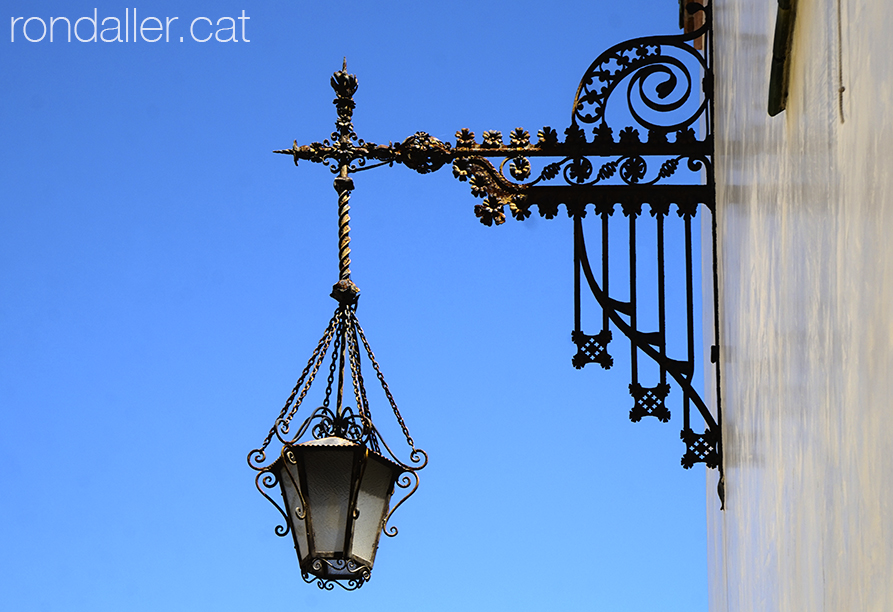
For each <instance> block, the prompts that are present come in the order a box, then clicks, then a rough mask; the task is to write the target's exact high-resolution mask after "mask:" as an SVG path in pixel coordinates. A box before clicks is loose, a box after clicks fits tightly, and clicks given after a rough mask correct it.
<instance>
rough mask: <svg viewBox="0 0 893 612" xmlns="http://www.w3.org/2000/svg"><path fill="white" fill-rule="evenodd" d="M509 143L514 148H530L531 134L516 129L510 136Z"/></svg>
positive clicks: (521, 129)
mask: <svg viewBox="0 0 893 612" xmlns="http://www.w3.org/2000/svg"><path fill="white" fill-rule="evenodd" d="M509 141H510V142H511V143H512V146H513V147H527V146H530V133H529V132H528V131H527V130H525V129H524V128H515V129H513V130H512V131H511V133H510V134H509Z"/></svg>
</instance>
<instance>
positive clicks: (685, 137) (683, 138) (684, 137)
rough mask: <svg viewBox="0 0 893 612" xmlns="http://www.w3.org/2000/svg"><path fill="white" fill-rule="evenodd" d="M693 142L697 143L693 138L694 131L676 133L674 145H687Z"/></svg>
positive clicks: (685, 130) (689, 129)
mask: <svg viewBox="0 0 893 612" xmlns="http://www.w3.org/2000/svg"><path fill="white" fill-rule="evenodd" d="M693 142H697V138H695V131H694V130H693V129H692V128H688V129H684V130H679V131H678V132H676V144H689V143H693Z"/></svg>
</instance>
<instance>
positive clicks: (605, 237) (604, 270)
mask: <svg viewBox="0 0 893 612" xmlns="http://www.w3.org/2000/svg"><path fill="white" fill-rule="evenodd" d="M608 270H609V266H608V213H607V212H603V213H602V291H603V292H604V294H605V295H606V296H609V295H611V294H610V292H609V287H608ZM608 324H609V323H608V309H607V308H602V329H603V330H607V329H608Z"/></svg>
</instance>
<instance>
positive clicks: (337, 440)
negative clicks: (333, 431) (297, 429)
mask: <svg viewBox="0 0 893 612" xmlns="http://www.w3.org/2000/svg"><path fill="white" fill-rule="evenodd" d="M298 446H358V444H357V443H356V442H351V441H350V440H348V439H346V438H341V437H339V436H328V437H326V438H319V439H318V440H307V441H306V442H301V443H300V444H299V445H298Z"/></svg>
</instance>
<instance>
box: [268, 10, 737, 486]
mask: <svg viewBox="0 0 893 612" xmlns="http://www.w3.org/2000/svg"><path fill="white" fill-rule="evenodd" d="M685 11H686V12H687V13H688V14H689V16H690V17H691V19H689V20H688V21H689V22H690V23H693V24H699V25H697V27H694V28H693V29H692V31H690V32H688V33H684V34H680V35H674V36H651V37H645V38H637V39H634V40H630V41H627V42H624V43H620V44H618V45H614V46H613V47H611V48H609V49H608V50H607V51H605V52H604V53H602V54H601V55H599V56H598V57H597V58H596V60H595V61H594V62H593V63H592V64H591V65H590V66H589V68H587V70H586V72H585V73H584V75H583V78H582V79H581V81H580V84H579V86H578V87H577V91H576V94H575V96H574V100H573V104H572V107H571V117H570V124H569V126H568V127H567V128H566V129H565V130H564V131H563V134H562V135H559V133H558V131H557V130H555V129H553V128H552V127H549V126H546V127H543V128H542V129H540V130H538V131H537V133H536V135H535V140H534V139H533V138H532V137H531V134H530V132H528V131H527V130H525V129H523V128H516V129H514V130H512V131H511V132H509V134H508V142H506V139H505V137H504V136H503V134H502V132H500V131H496V130H489V131H485V132H483V134H482V135H481V137H480V140H479V139H478V137H477V136H476V135H475V134H474V133H473V132H472V131H470V130H468V129H462V130H459V131H458V132H456V141H455V144H451V143H448V142H442V141H440V140H438V139H437V138H434V137H432V136H430V135H429V134H427V133H425V132H417V133H416V134H413V135H412V136H410V137H408V138H406V139H404V140H402V141H400V142H398V143H388V144H387V145H379V144H374V143H370V142H365V141H363V140H361V139H359V138H357V136H356V134H355V133H354V131H353V126H352V124H351V117H352V112H353V108H354V103H353V99H352V96H353V93H354V92H355V91H356V77H354V76H353V75H348V74H347V73H346V71H345V70H342V71H341V72H338V73H336V74H335V76H334V77H333V79H332V86H333V87H334V89H335V91H336V96H337V97H336V99H335V105H336V107H337V110H338V118H339V119H338V123H337V128H338V131H337V132H334V133H333V134H332V137H331V140H324V141H323V142H321V143H320V142H314V143H312V144H310V145H305V146H298V144H297V142H295V143H294V145H293V146H292V148H290V149H283V150H280V151H276V152H277V153H282V154H287V155H291V156H292V157H293V159H294V161H295V163H296V164H297V163H298V161H299V160H309V161H312V162H317V163H323V164H325V165H326V166H328V167H329V168H331V169H332V170H333V171H336V172H340V173H341V176H342V177H343V178H347V175H348V174H350V173H355V172H359V171H362V170H368V169H370V168H374V167H378V166H382V165H393V164H402V165H404V166H406V167H407V168H410V169H412V170H415V171H416V172H419V173H421V174H427V173H430V172H435V171H437V170H439V169H440V168H443V167H444V166H446V165H448V164H449V165H450V166H451V168H452V172H453V175H454V176H455V177H456V178H457V179H458V180H459V181H462V182H466V183H468V186H469V188H470V189H471V193H472V195H473V196H475V197H477V198H481V200H482V201H481V202H480V203H478V204H477V205H475V207H474V213H475V215H476V216H477V217H478V218H479V219H480V221H481V223H484V224H485V225H500V224H502V223H504V222H505V220H506V218H507V214H510V215H511V216H512V217H514V218H515V219H517V220H524V219H527V218H528V217H530V215H531V214H532V209H533V208H534V207H535V208H536V209H537V210H538V212H539V214H540V215H541V216H543V217H545V218H549V219H551V218H553V217H555V216H556V215H557V214H558V211H559V208H560V207H561V206H562V205H563V206H564V207H565V209H566V212H567V214H568V216H569V217H571V218H573V219H574V240H575V250H574V251H575V260H576V267H575V279H576V282H575V285H576V300H575V302H576V312H575V326H574V331H573V334H572V340H573V342H574V344H575V345H576V347H577V350H576V354H575V355H574V356H573V365H574V367H576V368H582V367H584V366H585V365H587V364H589V363H597V364H599V365H600V366H601V367H602V368H605V369H608V368H610V367H612V366H613V364H614V358H613V357H612V355H611V354H610V353H609V352H608V345H609V343H610V342H611V341H612V338H613V336H612V329H616V330H619V331H620V332H621V333H623V335H625V336H626V337H627V338H628V339H629V340H630V345H631V366H632V381H631V384H630V393H631V395H632V397H633V400H634V405H633V407H632V409H631V410H630V418H631V419H632V420H633V421H639V420H641V419H642V418H644V417H646V416H653V417H655V418H657V419H659V420H660V421H664V422H666V421H669V420H670V416H671V415H670V410H669V409H668V408H667V406H666V401H667V399H668V397H670V394H671V386H670V384H671V381H672V382H673V383H675V385H676V386H677V387H678V388H679V389H680V391H681V394H679V395H681V398H680V399H681V402H682V417H683V427H682V439H683V441H684V442H685V444H686V452H685V455H684V456H683V459H682V465H683V466H684V467H686V468H688V467H691V466H692V465H693V464H694V463H705V464H707V465H708V466H709V467H719V469H720V470H721V469H722V443H721V438H720V432H721V424H722V420H721V416H722V411H721V403H720V400H721V396H720V383H719V375H720V371H719V360H718V359H715V360H714V367H715V378H716V384H717V393H716V397H717V400H716V414H715V415H714V414H712V413H711V412H710V410H709V409H708V408H707V405H706V403H705V402H704V400H703V399H702V397H701V395H700V394H699V392H698V390H697V389H696V388H695V385H694V372H695V367H696V365H697V364H696V359H695V355H696V354H697V351H695V347H694V338H695V333H694V298H693V295H694V286H693V270H694V262H693V255H692V243H693V233H692V220H693V219H694V218H695V217H696V216H697V214H698V211H699V210H700V209H701V208H702V207H704V208H706V209H707V212H708V213H709V214H711V216H712V215H713V214H714V212H715V201H716V197H715V184H714V178H713V66H712V53H713V51H712V8H711V6H710V5H706V6H705V5H703V4H701V3H700V2H698V1H695V2H690V3H688V4H687V5H686V7H685ZM618 91H619V92H621V95H615V94H616V92H618ZM370 162H371V163H370ZM367 164H368V165H367ZM618 205H619V207H620V208H619V210H620V212H621V213H622V215H623V217H625V218H626V223H627V224H628V229H627V230H625V233H626V235H627V236H628V239H629V268H628V269H629V278H628V279H627V280H628V285H627V289H626V291H628V294H627V295H628V297H624V298H623V299H615V298H612V297H611V295H612V294H611V293H610V291H609V276H610V274H609V272H610V269H611V267H610V265H609V262H608V255H609V248H608V246H609V233H611V232H613V230H611V232H609V227H611V226H612V223H609V221H610V219H611V218H612V217H614V213H615V212H616V209H617V206H618ZM673 206H675V211H674V210H673ZM506 209H507V210H506ZM591 211H594V213H595V214H594V217H595V218H596V220H595V221H594V223H595V224H596V225H598V224H599V223H600V225H601V251H602V258H601V260H602V266H601V279H600V280H597V279H596V277H595V274H594V273H593V270H592V268H591V266H590V262H589V256H588V254H587V251H586V246H585V243H584V240H583V219H584V217H586V216H587V213H588V212H591ZM645 212H648V213H649V216H650V217H651V219H653V222H652V221H650V220H649V221H648V223H647V227H648V228H649V229H648V230H647V231H651V230H650V228H651V227H654V228H656V230H655V240H656V249H655V251H656V252H657V262H656V265H657V287H656V290H655V291H654V292H653V293H656V295H657V300H656V302H657V303H656V304H653V303H652V302H651V301H649V300H640V299H639V298H638V296H637V290H638V281H637V243H638V241H639V240H641V235H642V232H643V230H642V229H641V226H643V225H646V224H645V223H643V222H641V219H643V218H647V216H646V215H645ZM671 212H675V213H676V215H675V216H674V215H671ZM674 217H675V218H674ZM669 223H681V226H682V230H681V231H683V232H684V236H685V237H684V245H685V246H684V257H683V258H682V259H684V263H679V262H678V261H677V260H670V261H665V257H664V253H665V251H666V250H667V249H666V247H665V245H664V232H665V225H666V224H669ZM613 225H616V221H615V222H614V223H613ZM712 228H713V253H712V256H713V266H714V274H713V281H714V283H713V287H714V291H713V293H714V334H715V337H714V348H715V350H718V348H716V347H718V346H719V319H718V298H717V296H716V290H715V287H716V282H717V273H716V265H717V264H716V262H717V256H716V223H715V219H714V220H713V223H712ZM637 232H638V233H637ZM671 266H672V267H673V268H675V269H678V270H681V271H682V273H683V274H684V277H685V281H684V286H685V292H686V314H685V320H684V321H682V322H679V321H674V323H681V327H682V329H683V330H684V335H685V337H686V341H687V346H686V349H687V350H686V351H685V354H684V355H682V356H681V358H674V357H671V356H670V355H669V354H668V346H667V335H668V330H669V329H670V326H669V325H668V322H667V314H668V313H667V307H666V304H665V297H666V291H665V286H664V285H665V275H666V272H667V270H668V268H670V267H671ZM583 277H585V281H586V285H587V286H588V287H589V288H590V290H591V293H592V295H593V297H594V298H595V300H596V302H597V303H598V304H599V306H600V307H601V309H602V321H601V328H600V330H599V331H598V332H597V333H595V334H586V333H584V332H583V331H582V326H581V324H582V320H581V319H582V316H581V286H582V284H583ZM652 306H655V307H656V310H657V312H656V315H657V317H656V318H657V325H656V329H642V326H640V323H639V315H640V310H641V309H643V308H646V307H648V308H650V307H652ZM640 357H647V358H648V359H650V360H651V361H653V362H654V364H656V366H657V371H658V376H657V378H658V380H656V381H654V383H653V384H651V386H646V385H643V384H642V383H641V382H640V380H639V374H640V371H639V358H640ZM677 357H678V356H677ZM673 397H676V395H675V394H674V395H673ZM692 405H693V406H694V407H695V408H696V410H697V412H698V414H699V415H700V417H701V419H702V420H703V423H704V432H703V433H695V432H694V430H693V429H692V427H691V423H690V408H691V406H692Z"/></svg>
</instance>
